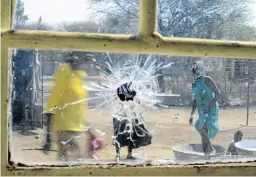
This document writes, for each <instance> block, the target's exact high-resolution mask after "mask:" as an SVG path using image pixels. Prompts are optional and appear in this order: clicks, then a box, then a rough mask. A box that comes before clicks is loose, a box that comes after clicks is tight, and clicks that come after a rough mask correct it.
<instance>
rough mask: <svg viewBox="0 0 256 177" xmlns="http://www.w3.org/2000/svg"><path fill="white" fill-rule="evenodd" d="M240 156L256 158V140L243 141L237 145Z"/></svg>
mask: <svg viewBox="0 0 256 177" xmlns="http://www.w3.org/2000/svg"><path fill="white" fill-rule="evenodd" d="M235 146H236V148H237V150H238V153H239V155H242V156H248V157H252V156H253V157H254V156H256V140H242V141H239V142H237V143H235Z"/></svg>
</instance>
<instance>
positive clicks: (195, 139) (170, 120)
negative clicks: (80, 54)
mask: <svg viewBox="0 0 256 177" xmlns="http://www.w3.org/2000/svg"><path fill="white" fill-rule="evenodd" d="M189 114H190V108H177V107H171V108H169V109H164V110H158V111H153V112H148V113H147V115H146V116H145V120H146V125H147V127H148V130H149V131H150V132H151V133H152V135H153V139H152V144H151V145H150V146H147V147H141V148H139V149H137V150H134V155H135V156H144V157H145V156H146V157H147V158H148V159H154V160H157V159H168V158H170V159H171V158H173V152H172V146H174V145H176V144H184V143H185V144H186V143H200V142H201V140H200V136H199V134H198V133H197V131H196V130H195V127H194V126H190V125H189V124H188V116H189ZM195 120H196V116H195ZM88 122H89V123H91V124H93V125H94V126H95V127H96V128H97V129H98V130H100V131H101V132H105V133H106V134H105V135H104V136H102V138H103V139H104V143H105V147H104V149H102V150H100V151H99V152H98V154H97V155H98V157H99V159H108V160H113V159H115V148H114V146H113V145H112V142H113V141H112V138H111V137H112V135H113V131H112V120H111V118H110V116H109V113H108V112H107V110H99V109H97V110H95V111H89V116H88ZM245 123H246V108H233V109H231V108H228V109H223V108H222V109H221V110H220V132H219V134H218V135H217V137H216V138H215V139H214V140H212V142H213V144H218V145H222V146H224V147H225V148H227V146H228V144H229V143H230V142H231V141H232V138H233V134H234V132H235V131H236V130H238V129H240V130H242V131H243V133H244V139H256V108H250V119H249V126H247V127H245V126H244V125H245ZM33 132H34V133H35V134H34V135H30V136H24V135H22V134H20V133H19V132H12V135H11V136H10V141H11V157H12V160H14V161H15V162H21V163H25V164H35V163H37V164H38V163H39V164H42V163H54V162H56V155H57V153H56V152H51V153H50V154H49V155H45V154H44V153H43V151H41V150H37V149H36V148H42V144H43V143H44V140H45V136H44V134H45V131H44V130H43V129H39V130H34V131H33ZM36 136H38V137H39V138H38V139H37V138H36ZM54 150H57V147H56V146H55V147H54ZM126 151H127V149H126V148H122V150H121V156H122V158H124V157H125V156H126Z"/></svg>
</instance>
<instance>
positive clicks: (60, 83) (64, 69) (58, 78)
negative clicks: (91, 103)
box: [46, 64, 88, 132]
mask: <svg viewBox="0 0 256 177" xmlns="http://www.w3.org/2000/svg"><path fill="white" fill-rule="evenodd" d="M85 77H86V73H85V72H83V71H77V70H72V69H71V67H70V66H69V65H68V64H63V65H61V67H60V68H59V69H58V71H57V72H56V73H55V84H54V86H53V88H52V90H51V93H50V96H49V99H48V102H47V107H46V112H48V113H52V114H54V116H53V119H52V122H51V123H52V131H76V132H83V131H85V121H86V116H87V109H88V105H87V100H86V98H87V95H88V93H87V90H86V89H85V88H84V87H83V85H84V79H85Z"/></svg>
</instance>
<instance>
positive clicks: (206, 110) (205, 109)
mask: <svg viewBox="0 0 256 177" xmlns="http://www.w3.org/2000/svg"><path fill="white" fill-rule="evenodd" d="M209 110H210V109H209V108H208V107H206V108H204V114H205V115H207V114H208V113H209Z"/></svg>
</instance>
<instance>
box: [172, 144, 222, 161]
mask: <svg viewBox="0 0 256 177" xmlns="http://www.w3.org/2000/svg"><path fill="white" fill-rule="evenodd" d="M213 148H214V149H215V151H216V154H214V155H211V156H205V155H204V152H203V148H202V145H201V144H180V145H176V146H174V147H173V148H172V150H173V152H174V156H175V159H176V160H178V161H179V160H180V161H197V160H207V159H209V158H211V157H218V156H222V155H224V154H225V148H224V147H222V146H219V145H213Z"/></svg>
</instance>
